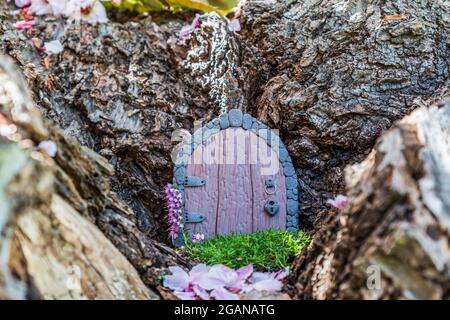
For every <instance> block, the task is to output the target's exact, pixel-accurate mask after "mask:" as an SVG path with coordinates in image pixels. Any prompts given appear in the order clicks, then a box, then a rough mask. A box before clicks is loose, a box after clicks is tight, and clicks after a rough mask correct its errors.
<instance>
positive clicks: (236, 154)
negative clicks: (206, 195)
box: [216, 128, 253, 234]
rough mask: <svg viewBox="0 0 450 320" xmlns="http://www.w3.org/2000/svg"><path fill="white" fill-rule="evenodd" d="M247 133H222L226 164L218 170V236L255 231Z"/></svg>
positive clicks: (236, 129) (226, 131)
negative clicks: (253, 227) (253, 226)
mask: <svg viewBox="0 0 450 320" xmlns="http://www.w3.org/2000/svg"><path fill="white" fill-rule="evenodd" d="M248 133H249V131H246V130H244V129H242V128H228V129H226V130H222V131H221V132H220V134H221V138H222V139H223V150H222V151H223V156H224V158H223V160H224V161H223V162H224V163H223V164H221V165H220V167H219V207H218V215H217V229H216V231H217V233H219V234H230V233H232V232H235V233H251V232H252V206H253V190H252V181H251V170H250V165H249V153H248V150H247V146H248V139H247V138H248Z"/></svg>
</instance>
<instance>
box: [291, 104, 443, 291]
mask: <svg viewBox="0 0 450 320" xmlns="http://www.w3.org/2000/svg"><path fill="white" fill-rule="evenodd" d="M449 163H450V103H448V104H447V105H446V106H445V107H444V106H443V107H441V108H438V107H436V106H435V107H432V108H430V109H426V108H421V109H419V110H417V111H414V112H413V113H412V114H411V115H409V116H407V117H405V118H404V119H403V120H401V121H400V122H399V123H398V124H396V125H395V127H394V128H392V129H391V130H389V131H388V132H387V133H385V134H384V135H383V136H382V137H381V139H380V140H379V141H378V144H377V146H376V148H375V150H374V151H373V152H372V153H371V154H370V155H369V156H368V157H367V158H366V159H365V160H364V161H363V162H361V163H359V164H356V165H354V166H349V167H348V168H347V169H346V188H347V194H348V196H349V199H350V203H349V206H348V208H347V209H346V210H345V211H344V212H342V213H339V214H338V215H337V216H336V217H334V218H333V219H330V221H329V223H328V224H327V225H325V226H324V227H323V229H322V231H320V232H318V233H317V234H316V239H315V241H314V245H313V248H312V249H311V250H310V251H309V252H308V253H306V254H303V255H302V256H300V257H299V258H298V259H297V260H296V264H295V268H296V269H295V273H296V278H295V279H293V280H294V283H295V285H294V286H295V290H296V292H297V294H298V295H299V296H301V297H309V298H314V299H336V298H341V299H349V298H350V299H362V298H365V299H380V298H382V299H389V298H390V299H392V298H396V299H399V298H402V299H405V298H406V299H448V298H450V287H449V284H450V272H449V270H450V200H449V197H448V195H449V194H450V168H449ZM373 272H380V278H379V279H378V280H374V282H371V278H370V277H369V275H371V274H372V273H373ZM376 281H378V283H377V282H376Z"/></svg>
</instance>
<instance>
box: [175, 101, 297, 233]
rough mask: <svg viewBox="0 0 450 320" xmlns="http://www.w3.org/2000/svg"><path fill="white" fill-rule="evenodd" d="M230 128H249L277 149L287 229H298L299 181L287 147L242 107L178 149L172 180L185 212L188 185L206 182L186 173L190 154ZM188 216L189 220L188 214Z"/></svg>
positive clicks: (203, 128)
mask: <svg viewBox="0 0 450 320" xmlns="http://www.w3.org/2000/svg"><path fill="white" fill-rule="evenodd" d="M228 128H242V129H244V130H249V131H251V132H253V133H254V134H256V135H257V136H258V137H260V138H262V139H263V140H264V141H265V142H266V143H267V145H268V146H269V147H271V148H272V150H274V151H275V152H276V154H277V156H278V159H279V162H280V164H281V166H282V168H283V174H284V176H285V179H286V180H285V188H286V197H287V203H286V230H287V231H298V218H299V193H298V180H297V174H296V171H295V168H294V166H293V164H292V160H291V157H290V156H289V153H288V151H287V149H286V146H285V145H284V144H283V142H282V141H281V139H280V138H279V137H278V135H277V134H276V133H275V132H274V131H273V130H271V129H270V128H269V127H267V126H266V125H265V124H263V123H262V122H261V121H259V120H257V119H256V118H254V117H252V116H251V115H249V114H243V113H242V111H241V110H239V109H232V110H230V111H229V112H227V113H225V114H222V115H221V116H220V117H219V118H216V119H214V120H212V121H210V122H209V123H207V124H206V125H205V126H204V127H202V128H199V129H198V130H197V131H196V132H195V133H194V134H193V135H192V136H191V139H190V140H191V141H186V142H184V144H183V145H182V146H181V148H180V149H179V150H178V154H177V157H176V160H175V166H174V178H173V182H174V183H176V184H177V186H178V188H179V189H180V190H181V193H182V197H183V211H185V210H184V203H185V188H189V187H195V186H199V185H201V184H202V183H205V181H201V180H202V179H198V177H189V176H188V175H187V166H188V163H189V159H190V157H191V155H192V154H193V152H194V150H195V149H196V148H197V147H198V146H200V145H202V144H203V143H205V142H206V141H207V140H208V139H210V138H211V137H212V136H213V135H215V134H217V133H219V132H220V131H222V130H226V129H228ZM194 215H196V214H194ZM185 218H186V219H187V218H188V217H185ZM191 219H201V217H197V215H196V217H191Z"/></svg>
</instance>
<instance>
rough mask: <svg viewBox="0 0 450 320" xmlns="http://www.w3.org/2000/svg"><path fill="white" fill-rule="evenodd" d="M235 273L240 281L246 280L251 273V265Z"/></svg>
mask: <svg viewBox="0 0 450 320" xmlns="http://www.w3.org/2000/svg"><path fill="white" fill-rule="evenodd" d="M236 273H237V276H238V278H239V279H240V280H247V279H248V277H250V276H251V274H252V273H253V265H251V264H249V265H248V266H245V267H242V268H240V269H238V270H237V271H236Z"/></svg>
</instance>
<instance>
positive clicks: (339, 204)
mask: <svg viewBox="0 0 450 320" xmlns="http://www.w3.org/2000/svg"><path fill="white" fill-rule="evenodd" d="M327 204H330V205H332V206H333V207H335V208H337V209H344V208H345V207H346V206H347V204H348V198H347V197H346V196H343V195H341V194H340V195H338V196H336V198H334V199H328V200H327Z"/></svg>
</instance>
